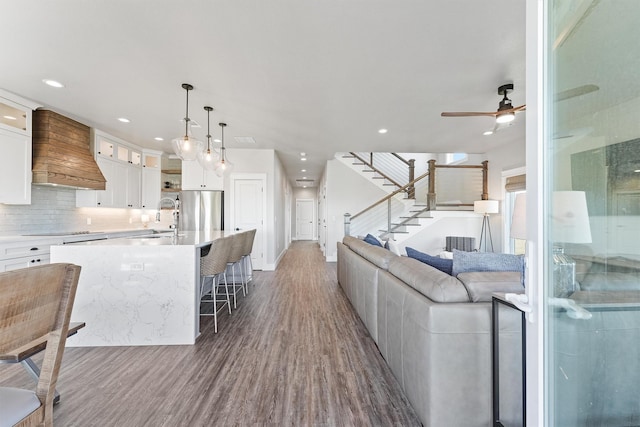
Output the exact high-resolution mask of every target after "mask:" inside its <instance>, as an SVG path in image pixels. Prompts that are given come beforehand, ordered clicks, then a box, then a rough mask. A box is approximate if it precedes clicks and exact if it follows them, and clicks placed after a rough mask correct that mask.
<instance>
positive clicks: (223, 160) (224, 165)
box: [214, 123, 233, 176]
mask: <svg viewBox="0 0 640 427" xmlns="http://www.w3.org/2000/svg"><path fill="white" fill-rule="evenodd" d="M218 125H220V128H221V130H222V138H221V139H222V147H220V158H219V159H218V160H217V161H216V165H215V167H214V170H215V171H216V175H218V176H222V175H224V174H225V173H229V172H230V171H231V169H233V164H232V163H231V162H230V161H229V159H227V152H226V148H224V128H225V126H227V124H226V123H218Z"/></svg>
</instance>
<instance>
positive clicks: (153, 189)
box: [140, 150, 162, 209]
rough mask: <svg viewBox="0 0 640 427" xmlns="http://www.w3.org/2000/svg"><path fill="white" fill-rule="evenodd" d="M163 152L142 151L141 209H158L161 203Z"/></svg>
mask: <svg viewBox="0 0 640 427" xmlns="http://www.w3.org/2000/svg"><path fill="white" fill-rule="evenodd" d="M161 165H162V151H152V150H142V185H141V187H140V188H141V191H142V194H141V195H140V207H141V208H142V209H156V208H157V206H158V203H159V202H160V197H161V196H160V186H161V181H162V172H161V170H160V168H161Z"/></svg>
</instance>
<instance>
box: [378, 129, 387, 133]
mask: <svg viewBox="0 0 640 427" xmlns="http://www.w3.org/2000/svg"><path fill="white" fill-rule="evenodd" d="M387 132H389V131H388V130H387V129H384V128H383V129H378V133H387Z"/></svg>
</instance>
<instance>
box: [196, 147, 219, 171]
mask: <svg viewBox="0 0 640 427" xmlns="http://www.w3.org/2000/svg"><path fill="white" fill-rule="evenodd" d="M218 159H220V156H219V155H218V153H217V152H216V150H214V149H213V148H210V149H206V150H202V151H200V152H199V153H198V163H200V166H202V167H203V168H205V169H206V170H208V171H213V170H214V169H215V167H216V162H217V161H218Z"/></svg>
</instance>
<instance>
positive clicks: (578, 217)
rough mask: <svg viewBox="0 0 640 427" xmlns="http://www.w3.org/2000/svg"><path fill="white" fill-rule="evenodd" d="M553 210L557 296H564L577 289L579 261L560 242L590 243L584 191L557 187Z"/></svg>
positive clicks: (554, 193)
mask: <svg viewBox="0 0 640 427" xmlns="http://www.w3.org/2000/svg"><path fill="white" fill-rule="evenodd" d="M552 212H553V214H552V217H551V236H552V238H553V242H554V244H553V281H554V296H556V297H561V298H564V297H567V296H569V295H571V294H572V293H573V292H574V291H575V290H576V262H575V261H574V260H573V259H571V257H570V256H568V255H567V254H565V253H564V247H563V246H561V245H560V244H561V243H591V227H590V225H589V211H588V210H587V199H586V195H585V192H584V191H554V192H553V208H552Z"/></svg>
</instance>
